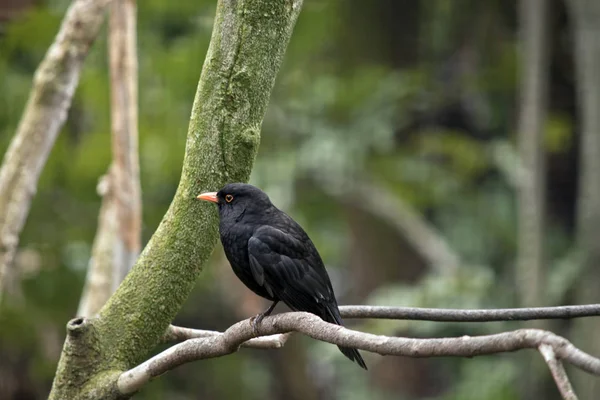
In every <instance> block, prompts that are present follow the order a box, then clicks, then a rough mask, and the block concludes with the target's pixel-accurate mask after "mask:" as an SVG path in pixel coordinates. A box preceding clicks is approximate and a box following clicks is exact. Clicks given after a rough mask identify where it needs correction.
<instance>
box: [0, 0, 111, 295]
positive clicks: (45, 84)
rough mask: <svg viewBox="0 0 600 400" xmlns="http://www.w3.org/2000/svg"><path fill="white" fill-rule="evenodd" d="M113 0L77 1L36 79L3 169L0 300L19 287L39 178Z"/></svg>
mask: <svg viewBox="0 0 600 400" xmlns="http://www.w3.org/2000/svg"><path fill="white" fill-rule="evenodd" d="M109 3H110V0H74V1H73V3H72V4H71V6H70V7H69V10H68V11H67V14H66V16H65V18H64V20H63V23H62V25H61V28H60V31H59V32H58V35H57V36H56V39H55V40H54V43H53V44H52V46H51V47H50V49H49V50H48V52H47V53H46V56H45V57H44V60H43V61H42V62H41V64H40V66H39V67H38V69H37V71H36V72H35V76H34V78H33V87H32V88H31V92H30V93H29V100H28V101H27V105H26V107H25V111H24V113H23V116H22V117H21V121H20V123H19V126H18V128H17V132H16V134H15V136H14V138H13V140H12V142H11V144H10V146H9V148H8V150H7V152H6V155H5V156H4V162H3V164H2V168H1V169H0V188H1V189H0V298H2V297H4V293H5V292H6V291H9V290H16V287H17V285H18V279H17V276H16V272H15V271H14V270H13V269H12V264H13V261H14V257H15V253H16V250H17V246H18V244H19V235H20V233H21V230H22V229H23V225H24V224H25V220H26V219H27V215H28V214H29V207H30V205H31V199H32V197H33V195H34V194H35V191H36V187H37V181H38V178H39V176H40V173H41V171H42V168H43V166H44V164H45V163H46V160H47V159H48V154H49V153H50V149H51V148H52V146H53V144H54V142H55V140H56V137H57V136H58V132H59V131H60V129H61V128H62V126H63V123H64V122H65V118H66V116H67V111H68V109H69V107H70V106H71V100H72V98H73V94H74V92H75V88H76V87H77V84H78V82H79V75H80V72H81V68H82V65H83V61H84V60H85V57H86V56H87V53H88V51H89V49H90V47H91V45H92V43H93V42H94V40H95V39H96V36H98V32H99V31H100V26H101V25H102V22H103V21H104V10H105V8H106V6H107V5H108V4H109Z"/></svg>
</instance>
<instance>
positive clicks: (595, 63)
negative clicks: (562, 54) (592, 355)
mask: <svg viewBox="0 0 600 400" xmlns="http://www.w3.org/2000/svg"><path fill="white" fill-rule="evenodd" d="M567 5H568V6H569V11H570V13H571V20H572V26H573V34H574V40H575V66H576V81H577V83H576V87H577V95H578V118H579V121H580V122H581V123H580V127H581V131H580V135H581V138H580V153H579V165H580V167H579V171H580V177H579V193H578V195H577V245H578V248H579V250H580V251H581V254H582V260H583V268H582V269H581V272H580V276H581V279H580V281H579V282H578V286H577V290H576V293H577V301H578V302H586V301H593V302H600V294H599V292H598V282H600V268H599V267H598V264H599V262H600V179H598V171H600V41H599V40H598V38H599V37H600V2H598V1H597V0H570V1H568V2H567ZM574 330H575V333H574V337H575V338H576V339H577V340H579V341H580V342H581V346H582V347H583V348H584V349H587V350H589V351H593V352H597V353H598V352H600V341H598V332H600V321H599V320H597V319H593V320H590V321H578V322H577V323H575V325H574ZM574 378H575V384H576V385H575V387H577V388H578V391H579V392H580V394H581V398H582V399H597V398H600V383H599V382H598V380H597V379H589V378H588V377H585V376H583V375H582V374H579V373H578V374H577V375H575V376H574Z"/></svg>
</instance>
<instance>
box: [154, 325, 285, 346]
mask: <svg viewBox="0 0 600 400" xmlns="http://www.w3.org/2000/svg"><path fill="white" fill-rule="evenodd" d="M222 334H223V333H222V332H219V331H207V330H203V329H190V328H184V327H181V326H175V325H169V327H168V328H167V332H166V333H165V334H164V336H163V342H165V343H168V342H183V341H186V340H188V339H198V338H209V337H214V336H219V335H222ZM289 337H290V334H289V333H280V334H277V335H269V336H261V337H257V338H254V339H250V340H248V341H245V342H244V343H242V344H241V346H242V347H248V348H251V349H279V348H281V347H283V346H284V345H285V342H287V340H288V338H289Z"/></svg>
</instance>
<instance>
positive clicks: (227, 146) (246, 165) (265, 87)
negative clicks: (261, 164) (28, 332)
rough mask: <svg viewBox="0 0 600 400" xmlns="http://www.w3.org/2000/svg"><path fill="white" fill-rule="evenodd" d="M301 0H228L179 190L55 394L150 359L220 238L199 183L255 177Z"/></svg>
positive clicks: (83, 394) (109, 378) (76, 341)
mask: <svg viewBox="0 0 600 400" xmlns="http://www.w3.org/2000/svg"><path fill="white" fill-rule="evenodd" d="M301 5H302V0H220V1H219V2H218V5H217V13H216V18H215V23H214V28H213V33H212V38H211V43H210V47H209V49H208V53H207V55H206V60H205V62H204V67H203V70H202V75H201V77H200V82H199V84H198V90H197V92H196V97H195V101H194V105H193V109H192V115H191V120H190V126H189V131H188V139H187V145H186V151H185V158H184V163H183V170H182V175H181V180H180V183H179V187H178V189H177V192H176V194H175V198H174V199H173V202H172V203H171V206H170V207H169V210H168V211H167V213H166V215H165V216H164V218H163V220H162V222H161V223H160V225H159V227H158V229H157V231H156V232H155V234H154V235H153V237H152V238H151V240H150V242H149V243H148V244H147V246H146V248H145V249H144V250H143V252H142V254H141V256H140V258H139V259H138V261H137V263H136V264H135V266H134V267H133V269H132V270H131V272H130V273H129V275H128V276H127V278H126V279H125V280H124V282H123V283H122V284H121V286H120V287H119V289H118V290H117V291H116V292H115V294H114V295H113V296H112V297H111V298H110V300H109V301H108V303H107V304H106V305H105V306H104V307H103V308H102V310H101V311H100V313H99V315H98V317H97V318H91V319H83V318H80V319H75V320H72V321H70V322H69V324H68V325H67V338H66V341H65V345H64V348H63V353H62V356H61V359H60V362H59V365H58V369H57V372H56V376H55V379H54V384H53V387H52V392H51V394H50V398H51V399H98V398H102V399H116V398H123V397H126V396H123V395H122V394H120V393H119V392H118V389H117V387H116V381H117V378H118V377H119V375H120V374H121V373H122V372H123V371H125V370H127V369H129V368H132V367H134V366H135V365H136V364H138V363H140V362H141V361H143V360H144V359H145V358H146V357H147V356H148V354H149V352H150V351H151V350H152V349H153V348H154V347H155V346H156V345H157V344H158V343H159V341H160V338H161V336H162V334H163V333H164V332H165V329H166V328H167V326H168V325H169V323H170V322H171V321H172V320H173V318H174V317H175V315H176V314H177V312H178V311H179V309H180V307H181V306H182V305H183V303H184V301H185V300H186V298H187V297H188V294H189V293H190V292H191V290H192V288H193V286H194V283H195V282H196V278H197V277H198V274H199V273H200V272H201V269H202V265H203V264H204V263H205V261H206V260H207V259H208V257H209V255H210V254H211V252H212V250H213V247H214V245H215V242H216V240H217V214H216V212H215V210H214V208H213V207H212V206H211V205H210V204H205V203H202V202H198V201H196V199H195V197H196V195H197V194H198V193H200V192H201V191H206V190H215V189H218V188H220V187H221V186H223V185H224V184H225V183H227V182H233V181H247V180H248V178H249V176H250V171H251V168H252V164H253V162H254V158H255V156H256V152H257V149H258V145H259V140H260V128H261V123H262V119H263V116H264V114H265V111H266V108H267V104H268V101H269V96H270V92H271V89H272V87H273V84H274V81H275V77H276V75H277V72H278V70H279V67H280V65H281V60H282V58H283V55H284V52H285V49H286V47H287V43H288V41H289V39H290V36H291V33H292V30H293V26H294V24H295V21H296V18H297V17H298V14H299V12H300V8H301Z"/></svg>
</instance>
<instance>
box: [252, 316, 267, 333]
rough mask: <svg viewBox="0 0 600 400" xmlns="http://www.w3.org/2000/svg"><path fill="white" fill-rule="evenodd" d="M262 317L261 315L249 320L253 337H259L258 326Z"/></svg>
mask: <svg viewBox="0 0 600 400" xmlns="http://www.w3.org/2000/svg"><path fill="white" fill-rule="evenodd" d="M264 317H265V314H262V313H261V314H258V315H256V316H255V317H253V318H252V319H251V321H252V330H253V331H254V336H259V334H260V333H259V332H258V326H259V325H260V323H261V322H262V320H263V318H264Z"/></svg>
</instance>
